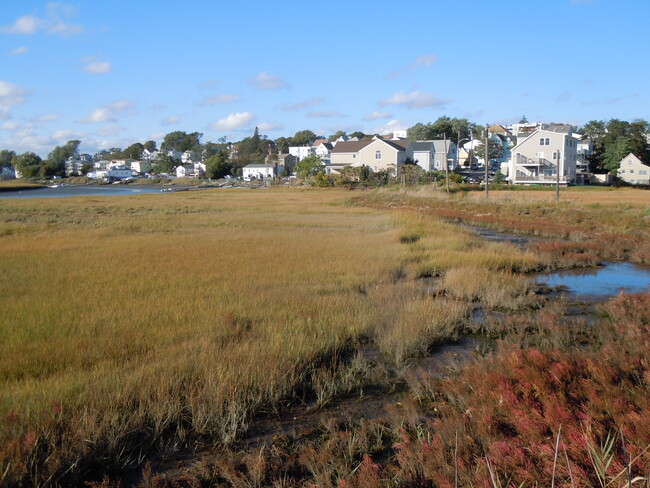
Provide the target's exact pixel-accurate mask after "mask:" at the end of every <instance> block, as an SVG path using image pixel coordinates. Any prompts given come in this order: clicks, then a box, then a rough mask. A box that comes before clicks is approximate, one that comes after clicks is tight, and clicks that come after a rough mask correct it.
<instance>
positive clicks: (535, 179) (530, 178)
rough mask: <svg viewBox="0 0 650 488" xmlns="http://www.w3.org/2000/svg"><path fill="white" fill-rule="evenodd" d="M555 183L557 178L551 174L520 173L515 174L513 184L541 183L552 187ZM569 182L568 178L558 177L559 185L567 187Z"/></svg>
mask: <svg viewBox="0 0 650 488" xmlns="http://www.w3.org/2000/svg"><path fill="white" fill-rule="evenodd" d="M556 182H557V176H556V175H555V174H552V173H541V174H539V173H534V174H527V173H523V172H521V171H517V172H516V173H515V180H514V182H513V183H515V184H516V183H542V184H547V185H552V184H555V183H556ZM570 182H571V178H570V177H568V176H560V184H561V185H568V184H569V183H570Z"/></svg>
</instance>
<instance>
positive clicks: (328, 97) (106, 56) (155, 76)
mask: <svg viewBox="0 0 650 488" xmlns="http://www.w3.org/2000/svg"><path fill="white" fill-rule="evenodd" d="M648 19H650V1H648V0H624V1H613V0H547V1H542V0H528V1H518V2H508V1H504V2H478V1H470V0H457V1H455V2H441V1H437V0H434V1H405V2H394V1H392V2H387V1H374V2H364V1H359V2H343V1H331V2H321V3H318V4H315V3H312V2H304V1H302V2H298V1H279V2H262V1H248V2H226V1H221V0H212V1H208V0H186V1H184V2H177V1H174V2H172V1H164V0H158V1H153V0H142V1H138V0H131V1H128V2H127V1H122V0H113V1H111V2H107V1H97V0H82V1H70V2H56V3H54V2H40V1H28V0H25V1H20V2H17V1H12V2H10V1H7V2H3V6H2V9H0V59H1V62H0V149H13V150H16V151H17V152H23V151H28V150H30V151H35V152H37V153H39V154H41V155H44V156H45V155H47V153H48V152H49V151H50V150H51V149H52V148H53V147H54V146H55V145H57V144H63V143H65V142H66V141H67V140H69V139H80V140H81V141H82V145H81V150H82V151H86V152H94V151H95V150H97V149H100V148H107V147H114V146H117V147H125V146H127V145H129V144H131V143H133V142H138V141H139V142H144V141H146V140H148V139H154V140H157V141H158V142H160V141H161V140H162V138H163V136H164V135H165V134H166V133H168V132H171V131H173V130H183V131H186V132H194V131H198V132H202V133H203V134H204V137H203V141H204V142H205V141H216V140H217V139H218V138H220V137H222V136H226V137H227V138H228V140H240V139H242V138H243V137H246V136H248V135H250V134H251V133H252V131H253V129H254V127H255V126H258V127H259V128H260V132H261V133H262V134H266V135H268V136H269V137H270V138H277V137H280V136H291V135H293V134H294V133H295V132H296V131H298V130H301V129H310V130H313V131H314V132H316V133H318V134H323V135H325V136H327V135H329V134H332V133H334V132H336V131H337V130H345V131H348V132H351V131H355V130H362V131H364V132H369V133H374V132H380V133H382V132H390V131H392V130H393V129H406V128H408V127H410V126H412V125H414V124H415V123H417V122H429V121H434V120H435V119H437V118H438V117H439V116H441V115H448V116H450V117H467V118H469V119H470V120H472V121H474V122H477V123H480V124H484V123H496V122H501V123H508V122H516V121H518V120H519V119H520V118H521V117H522V116H523V115H525V116H526V117H527V118H528V119H529V120H544V121H549V122H550V121H556V122H570V123H573V124H577V125H579V124H581V123H584V122H586V121H588V120H591V119H610V118H620V119H625V120H632V119H635V118H643V119H646V120H647V119H650V93H649V91H648V86H649V85H650V84H649V80H650V63H648V46H650V29H648V27H647V22H648Z"/></svg>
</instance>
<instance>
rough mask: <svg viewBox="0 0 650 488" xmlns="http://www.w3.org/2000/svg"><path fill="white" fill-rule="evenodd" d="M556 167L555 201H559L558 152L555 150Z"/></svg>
mask: <svg viewBox="0 0 650 488" xmlns="http://www.w3.org/2000/svg"><path fill="white" fill-rule="evenodd" d="M556 164H557V167H556V168H555V173H556V176H555V201H556V202H559V201H560V150H559V149H558V150H557V163H556Z"/></svg>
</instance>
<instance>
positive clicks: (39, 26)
mask: <svg viewBox="0 0 650 488" xmlns="http://www.w3.org/2000/svg"><path fill="white" fill-rule="evenodd" d="M45 10H46V11H45V15H43V16H42V17H37V16H35V15H23V16H21V17H18V18H17V19H16V20H15V21H14V22H13V23H12V24H10V25H5V26H2V27H0V32H4V33H6V34H22V35H33V34H36V33H38V32H45V33H47V34H55V35H60V36H72V35H76V34H80V33H81V32H83V28H82V27H81V26H80V25H77V24H72V23H70V22H69V21H68V20H67V18H69V17H73V16H74V15H75V10H74V8H73V7H71V6H69V5H65V4H62V3H56V2H51V3H48V4H47V5H46V7H45Z"/></svg>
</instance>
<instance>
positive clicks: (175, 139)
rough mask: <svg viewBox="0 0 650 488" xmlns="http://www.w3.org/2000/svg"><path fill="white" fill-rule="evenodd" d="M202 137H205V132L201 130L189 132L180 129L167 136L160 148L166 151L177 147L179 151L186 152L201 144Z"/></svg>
mask: <svg viewBox="0 0 650 488" xmlns="http://www.w3.org/2000/svg"><path fill="white" fill-rule="evenodd" d="M201 137H203V134H202V133H200V132H192V133H190V134H187V133H186V132H183V131H180V130H177V131H173V132H170V133H169V134H167V135H166V136H165V138H164V139H163V142H162V144H161V145H160V149H162V150H164V151H168V150H170V149H176V150H177V151H180V152H185V151H187V150H189V149H192V148H193V147H194V146H197V145H199V144H201Z"/></svg>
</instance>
